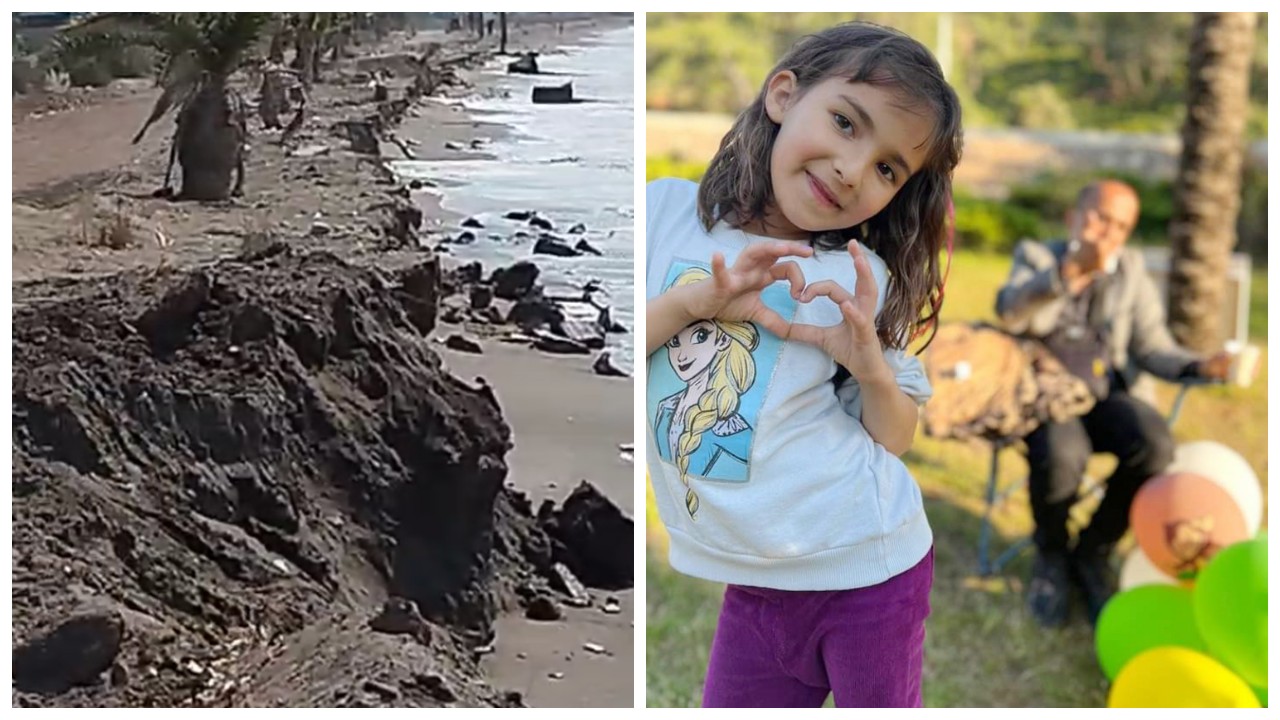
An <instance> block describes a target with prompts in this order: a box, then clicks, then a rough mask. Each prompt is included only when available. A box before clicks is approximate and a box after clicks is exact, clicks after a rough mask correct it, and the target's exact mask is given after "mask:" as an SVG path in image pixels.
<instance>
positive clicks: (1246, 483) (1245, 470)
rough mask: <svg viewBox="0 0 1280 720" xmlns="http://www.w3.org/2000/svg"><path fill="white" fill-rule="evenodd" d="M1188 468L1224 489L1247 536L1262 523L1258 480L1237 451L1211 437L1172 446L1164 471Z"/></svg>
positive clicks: (1184, 470)
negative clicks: (1232, 502) (1237, 509)
mask: <svg viewBox="0 0 1280 720" xmlns="http://www.w3.org/2000/svg"><path fill="white" fill-rule="evenodd" d="M1179 472H1189V473H1193V474H1195V475H1199V476H1200V477H1203V478H1207V479H1209V480H1212V481H1213V482H1214V483H1215V484H1216V485H1218V487H1221V488H1222V489H1223V490H1226V491H1227V494H1228V495H1230V496H1231V499H1232V500H1235V502H1236V505H1237V506H1238V507H1239V508H1240V512H1241V514H1242V515H1244V529H1245V533H1246V534H1247V535H1248V536H1249V537H1253V534H1254V533H1256V532H1258V528H1260V527H1262V483H1260V482H1258V475H1257V474H1256V473H1255V472H1254V471H1253V468H1252V467H1251V466H1250V465H1249V463H1248V461H1246V460H1245V459H1244V458H1243V457H1241V455H1240V453H1238V452H1236V451H1235V450H1232V449H1231V448H1229V447H1227V446H1226V445H1223V444H1222V443H1216V442H1213V441H1212V440H1199V441H1196V442H1190V443H1183V444H1181V445H1179V446H1178V447H1177V449H1176V450H1174V453H1173V462H1172V463H1170V464H1169V467H1168V469H1166V470H1165V473H1166V474H1168V473H1179Z"/></svg>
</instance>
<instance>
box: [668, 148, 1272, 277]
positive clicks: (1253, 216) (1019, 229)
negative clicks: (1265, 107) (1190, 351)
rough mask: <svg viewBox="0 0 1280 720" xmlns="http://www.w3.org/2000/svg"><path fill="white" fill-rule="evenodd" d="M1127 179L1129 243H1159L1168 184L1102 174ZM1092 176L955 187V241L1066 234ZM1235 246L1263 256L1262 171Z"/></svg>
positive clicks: (686, 172) (692, 175)
mask: <svg viewBox="0 0 1280 720" xmlns="http://www.w3.org/2000/svg"><path fill="white" fill-rule="evenodd" d="M705 170H706V163H704V162H690V161H687V160H684V159H682V158H672V157H652V156H651V157H649V158H648V160H647V162H646V163H645V181H646V182H649V181H652V180H656V179H657V178H663V177H678V178H685V179H687V180H694V181H696V180H699V179H701V178H702V173H703V172H704V171H705ZM1107 177H1112V178H1115V179H1117V180H1121V181H1124V182H1127V183H1129V184H1130V185H1132V186H1133V187H1134V189H1135V190H1137V191H1138V199H1139V201H1140V203H1141V208H1142V209H1141V213H1140V215H1139V217H1138V224H1137V227H1135V228H1134V231H1133V237H1132V242H1135V243H1139V244H1152V245H1162V244H1164V243H1165V242H1166V240H1167V238H1168V228H1169V220H1170V219H1171V218H1172V217H1173V184H1172V183H1171V182H1170V181H1167V180H1152V179H1150V178H1146V177H1142V176H1140V175H1135V174H1131V173H1107ZM1097 178H1098V173H1096V172H1092V171H1083V170H1081V171H1068V172H1058V171H1046V172H1044V173H1041V174H1039V175H1037V176H1036V177H1035V178H1033V179H1032V180H1031V181H1029V182H1025V183H1020V184H1014V185H1012V186H1011V187H1010V189H1009V196H1008V198H1006V199H1005V200H991V199H987V198H979V197H976V196H974V195H973V194H971V193H969V192H968V191H967V190H966V189H965V188H962V187H957V188H956V190H955V205H956V243H957V245H958V246H959V247H962V248H967V249H970V250H979V251H985V252H1010V251H1012V250H1013V246H1014V245H1015V244H1017V242H1018V241H1019V240H1021V239H1024V238H1034V239H1042V240H1043V239H1048V238H1054V237H1063V236H1064V235H1065V234H1066V222H1065V220H1066V214H1067V210H1069V209H1070V208H1071V207H1072V205H1074V204H1075V201H1076V194H1077V193H1078V192H1079V191H1080V188H1081V187H1083V186H1084V185H1085V184H1086V183H1088V182H1090V181H1091V180H1095V179H1097ZM1242 188H1243V197H1242V198H1241V206H1240V220H1239V224H1238V227H1237V230H1238V233H1239V237H1240V240H1239V246H1238V247H1237V250H1239V251H1240V252H1246V253H1248V254H1249V255H1251V256H1252V257H1253V259H1254V261H1255V262H1258V263H1261V264H1265V263H1266V260H1267V242H1266V240H1267V174H1266V171H1265V170H1263V169H1249V170H1246V171H1245V175H1244V181H1243V182H1242Z"/></svg>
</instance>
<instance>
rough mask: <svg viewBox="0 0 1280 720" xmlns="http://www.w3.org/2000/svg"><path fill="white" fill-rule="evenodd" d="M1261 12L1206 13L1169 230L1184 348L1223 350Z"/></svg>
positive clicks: (1194, 59) (1176, 316)
mask: <svg viewBox="0 0 1280 720" xmlns="http://www.w3.org/2000/svg"><path fill="white" fill-rule="evenodd" d="M1256 23H1257V20H1256V15H1255V14H1254V13H1198V14H1197V15H1196V18H1195V22H1194V25H1193V27H1192V34H1191V52H1190V60H1189V63H1188V87H1187V114H1186V119H1185V121H1184V123H1183V126H1182V158H1181V160H1180V162H1179V170H1178V176H1177V180H1176V181H1175V183H1174V213H1173V219H1172V221H1171V222H1170V224H1169V238H1170V245H1171V248H1172V253H1173V263H1172V268H1171V272H1170V275H1169V325H1170V327H1171V329H1172V330H1173V333H1174V335H1175V336H1176V337H1177V338H1178V340H1179V342H1181V343H1182V344H1183V345H1185V346H1186V347H1189V348H1194V349H1196V350H1200V351H1202V352H1210V351H1214V350H1218V349H1220V343H1221V341H1222V338H1223V337H1224V335H1223V333H1222V329H1221V328H1220V327H1219V325H1220V323H1219V319H1220V318H1221V307H1222V304H1223V302H1224V301H1225V298H1226V283H1227V266H1228V262H1229V261H1230V257H1231V251H1232V250H1233V249H1234V248H1235V245H1236V219H1237V217H1238V216H1239V213H1240V174H1241V165H1242V161H1243V156H1244V149H1245V145H1244V131H1245V123H1246V120H1247V118H1248V109H1249V63H1250V58H1251V57H1252V54H1253V42H1254V40H1253V39H1254V30H1255V27H1256Z"/></svg>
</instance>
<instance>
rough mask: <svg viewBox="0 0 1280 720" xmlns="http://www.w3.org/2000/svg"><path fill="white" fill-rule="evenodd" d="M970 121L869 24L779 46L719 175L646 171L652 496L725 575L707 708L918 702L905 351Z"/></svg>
mask: <svg viewBox="0 0 1280 720" xmlns="http://www.w3.org/2000/svg"><path fill="white" fill-rule="evenodd" d="M960 139H961V130H960V107H959V102H958V101H957V99H956V95H955V92H954V91H953V90H952V89H951V87H950V86H948V85H947V83H946V82H945V81H944V80H943V77H942V71H941V69H940V68H939V67H938V63H937V61H936V60H934V58H933V56H932V55H930V54H929V52H928V51H927V50H926V49H925V48H924V47H922V46H921V45H920V44H919V43H917V42H916V41H914V40H912V39H911V38H909V37H907V36H905V35H903V34H901V33H899V32H896V31H894V30H890V29H887V28H883V27H879V26H875V25H869V24H864V23H853V24H847V25H841V26H838V27H834V28H830V29H828V30H825V31H823V32H820V33H817V34H816V35H812V36H809V37H806V38H804V39H802V40H801V41H800V42H798V43H797V44H796V45H795V46H794V47H793V48H792V49H791V50H790V51H789V52H788V53H787V54H786V56H785V57H783V58H782V60H781V61H779V63H778V65H777V67H776V68H774V70H773V71H772V72H771V73H770V74H769V77H768V79H767V80H766V82H765V84H764V87H763V89H762V90H761V92H760V95H759V97H758V98H757V99H756V101H755V102H754V103H752V105H751V106H750V107H749V108H747V110H746V111H745V112H743V113H742V115H741V116H739V118H738V119H737V121H736V122H735V123H734V125H733V128H732V129H731V130H730V131H729V133H728V135H726V136H725V138H724V140H723V141H722V142H721V143H720V150H719V152H718V153H717V154H716V156H715V157H714V158H713V159H712V161H711V164H710V166H709V167H708V168H707V172H706V175H705V177H704V178H703V181H702V183H701V184H700V185H695V184H693V183H689V182H685V181H679V180H658V181H655V182H653V183H651V184H650V185H649V188H648V198H647V207H648V216H647V217H648V221H647V222H648V226H647V233H646V242H647V243H648V268H647V273H648V283H647V287H648V297H649V301H648V308H647V325H648V328H647V337H646V345H647V353H648V355H649V374H648V383H649V385H648V412H647V415H646V417H647V418H648V420H649V422H648V425H649V448H648V450H649V454H648V457H649V458H650V470H651V478H652V482H653V485H654V494H655V496H656V498H657V503H658V509H659V512H660V515H661V517H662V520H663V522H664V524H665V525H666V526H667V529H668V531H669V533H670V537H671V546H670V561H671V564H672V566H673V567H674V568H676V569H677V570H679V571H681V572H684V573H687V574H689V575H694V576H697V577H701V578H706V579H709V580H714V581H718V582H724V583H728V584H729V586H728V588H727V590H726V592H725V597H724V605H723V607H722V609H721V613H720V620H719V624H718V626H717V629H716V635H715V640H714V642H713V644H712V649H711V658H710V664H709V667H708V669H707V678H706V683H705V687H704V690H703V703H704V705H706V706H766V707H778V706H819V705H821V704H822V702H823V701H824V700H825V698H826V696H827V694H828V693H831V692H834V694H835V700H836V703H837V704H839V705H841V706H919V705H920V704H921V692H920V684H921V682H920V681H921V678H920V674H921V664H922V659H923V649H924V621H925V617H926V616H927V615H928V614H929V590H930V588H931V586H932V581H933V536H932V533H931V531H930V529H929V524H928V522H927V520H926V519H925V515H924V508H923V504H922V502H921V497H920V491H919V489H918V487H917V486H916V484H915V481H914V480H913V479H912V478H911V476H910V474H909V473H908V471H907V468H906V466H905V465H903V463H902V461H901V460H900V459H899V456H901V455H902V454H903V453H904V452H905V451H906V450H907V449H908V448H909V446H910V445H911V441H912V438H913V436H914V433H915V426H916V420H917V414H918V408H919V405H920V404H922V403H924V402H925V401H926V400H927V399H928V398H929V396H930V394H931V390H930V387H929V384H928V382H927V380H926V379H925V376H924V372H923V369H922V367H921V364H920V362H919V361H918V360H917V359H916V358H915V357H914V355H909V354H907V352H906V346H907V344H908V343H909V342H910V341H911V340H913V339H915V338H916V337H918V336H919V335H920V334H921V333H922V332H926V331H927V330H928V328H930V327H932V326H933V325H934V324H935V321H936V317H937V313H938V310H939V308H940V305H941V299H942V278H941V275H940V273H939V268H938V255H939V253H940V251H941V248H942V244H943V240H944V237H945V235H946V218H947V212H948V203H949V197H950V191H951V173H952V171H953V169H954V168H955V166H956V163H957V162H958V161H959V157H960ZM747 328H751V329H750V330H748V329H747ZM659 350H664V351H665V356H664V353H663V352H659Z"/></svg>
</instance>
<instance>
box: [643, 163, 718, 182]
mask: <svg viewBox="0 0 1280 720" xmlns="http://www.w3.org/2000/svg"><path fill="white" fill-rule="evenodd" d="M706 169H707V164H706V163H705V162H690V161H688V160H682V159H680V158H672V157H651V158H649V159H648V162H646V163H645V182H649V181H651V180H657V179H658V178H666V177H673V178H683V179H685V180H693V181H695V182H696V181H698V180H701V179H702V173H703V172H705V171H706Z"/></svg>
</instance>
